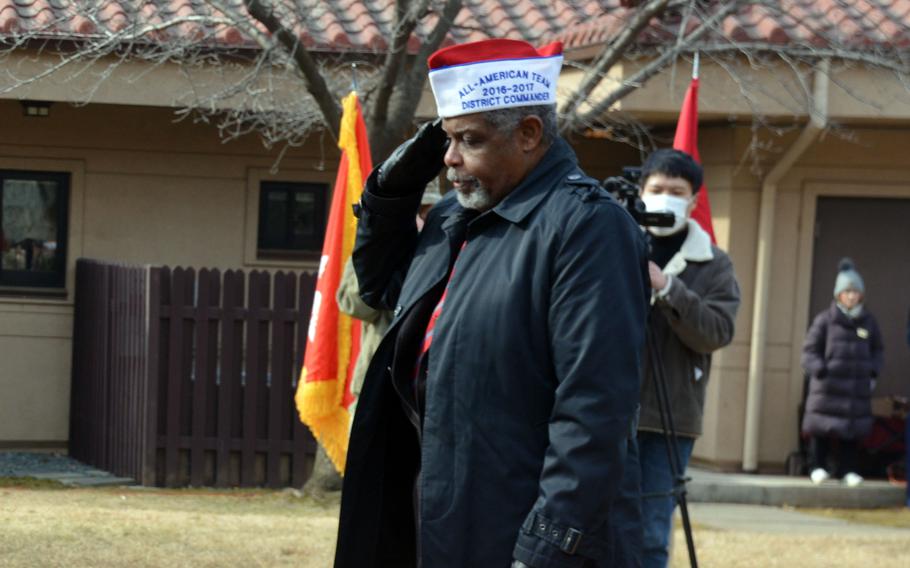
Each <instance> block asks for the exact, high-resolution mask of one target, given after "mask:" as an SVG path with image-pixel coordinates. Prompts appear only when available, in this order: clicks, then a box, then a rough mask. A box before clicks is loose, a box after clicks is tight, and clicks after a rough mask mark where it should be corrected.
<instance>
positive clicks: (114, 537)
mask: <svg viewBox="0 0 910 568" xmlns="http://www.w3.org/2000/svg"><path fill="white" fill-rule="evenodd" d="M7 485H8V484H7ZM811 513H813V514H818V513H822V514H829V515H835V516H839V517H842V518H843V517H844V515H847V516H848V520H853V521H858V522H863V523H867V524H881V525H887V526H898V527H906V526H908V524H907V523H908V519H910V512H908V511H905V510H892V511H822V512H819V511H811ZM337 515H338V500H337V497H336V498H334V499H332V500H328V501H317V500H315V499H314V498H312V497H309V496H304V497H300V496H297V495H295V494H293V493H289V492H273V491H208V490H185V491H184V490H176V491H168V490H154V489H62V490H61V489H56V490H55V489H53V488H50V487H48V486H47V485H42V484H35V485H32V486H30V487H28V488H23V487H20V486H16V487H10V486H4V484H2V483H0V567H4V568H5V567H32V566H40V567H57V566H60V567H62V566H66V567H70V566H78V567H87V568H90V567H121V566H122V567H126V566H129V567H131V568H139V567H145V566H156V567H157V566H167V567H183V566H187V567H189V566H192V567H207V566H212V567H214V566H218V567H234V566H237V567H240V566H243V567H247V566H266V567H272V566H277V567H280V566H294V567H300V568H328V567H330V566H331V564H332V555H333V552H334V546H335V532H336V530H337V526H338V520H337ZM695 538H696V546H697V549H698V554H699V564H700V566H702V567H704V568H713V567H722V568H751V567H755V568H769V567H777V566H780V567H795V568H816V567H817V568H831V567H832V566H836V567H837V568H852V567H856V568H866V567H875V566H910V538H902V537H897V538H896V537H893V536H892V537H888V536H881V537H878V536H869V535H868V533H866V534H865V535H860V534H858V535H856V536H855V537H853V536H850V537H846V538H845V537H843V536H837V537H834V536H825V535H797V534H786V533H785V534H760V533H750V532H741V531H726V530H718V529H712V528H708V527H703V526H697V527H696V531H695ZM688 565H689V564H688V557H687V555H686V548H685V540H684V537H683V534H682V530H681V529H679V528H678V529H677V530H676V546H675V547H674V551H673V563H672V566H673V567H675V568H684V567H686V566H688Z"/></svg>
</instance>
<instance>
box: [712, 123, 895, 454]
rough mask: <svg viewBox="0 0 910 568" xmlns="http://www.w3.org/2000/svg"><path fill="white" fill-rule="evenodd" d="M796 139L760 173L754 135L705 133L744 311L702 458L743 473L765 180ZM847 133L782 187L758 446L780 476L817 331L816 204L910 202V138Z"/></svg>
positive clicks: (722, 240) (776, 144) (814, 151)
mask: <svg viewBox="0 0 910 568" xmlns="http://www.w3.org/2000/svg"><path fill="white" fill-rule="evenodd" d="M796 134H797V132H792V133H790V134H788V135H787V136H784V137H780V138H778V137H766V138H765V142H768V143H769V145H770V147H772V148H773V150H772V151H769V152H768V153H767V155H765V156H764V158H763V160H762V161H761V163H760V171H751V167H752V162H751V161H750V160H745V161H744V160H743V158H744V156H747V150H748V147H749V145H750V143H751V142H752V132H751V129H749V128H746V127H740V128H733V127H716V128H711V129H707V130H703V137H702V144H701V152H702V157H703V160H704V162H705V165H706V178H707V184H708V188H709V191H710V195H711V204H712V208H713V209H714V213H715V223H718V228H720V227H722V226H723V225H727V227H726V228H724V229H721V230H718V241H719V244H720V246H721V247H722V248H725V249H726V250H728V251H729V253H730V255H731V257H732V259H733V262H734V264H735V267H736V272H737V276H738V279H739V282H740V286H741V289H742V298H743V302H742V306H741V308H740V313H739V316H738V317H737V321H736V337H735V339H734V341H733V344H732V345H731V346H729V347H727V348H726V349H723V350H721V351H720V352H718V353H717V354H716V356H715V359H714V361H715V367H714V372H713V375H712V378H711V383H710V384H709V388H708V401H707V409H706V414H705V434H704V436H703V437H702V438H701V439H700V440H699V441H698V443H697V444H696V446H695V453H694V458H695V459H696V460H698V461H703V462H709V463H711V464H713V465H715V466H717V467H722V468H725V469H737V468H739V467H740V465H741V462H742V450H743V434H744V425H745V409H746V386H747V382H748V364H749V349H750V333H751V326H752V315H753V314H752V302H753V289H754V279H755V270H754V266H755V259H756V238H757V234H758V215H759V196H760V188H761V179H762V177H761V176H762V175H763V174H764V173H766V172H767V171H768V170H769V169H770V167H771V166H772V165H773V163H774V160H775V159H776V158H777V157H778V156H779V155H780V153H781V152H783V150H784V149H786V148H787V147H788V146H789V144H791V143H792V142H793V140H794V139H795V137H796ZM841 134H847V135H848V136H842V135H840V134H837V133H834V134H831V133H829V134H828V135H826V136H823V137H822V139H821V140H819V141H818V142H817V143H816V144H815V145H813V146H812V147H811V148H810V149H809V150H808V151H807V152H806V153H805V154H804V155H803V156H802V158H801V159H800V160H799V161H798V162H797V163H796V164H795V165H794V167H793V168H792V169H791V170H790V172H789V173H788V174H787V175H786V176H785V177H784V179H783V180H782V182H781V184H780V186H779V193H778V198H777V202H776V206H775V217H776V223H775V231H774V243H773V251H772V265H771V302H770V305H769V313H768V344H767V349H766V353H767V359H766V361H765V376H764V386H763V391H762V401H763V404H762V412H761V431H760V444H759V464H760V468H761V469H763V470H775V469H779V468H781V467H782V466H783V463H784V461H785V459H786V457H787V454H788V453H789V452H791V451H793V450H795V449H796V446H797V430H798V428H797V412H796V409H797V405H798V404H799V401H800V398H801V395H802V380H803V379H802V370H801V368H800V365H799V356H800V349H801V346H802V340H803V334H804V332H805V329H806V327H807V326H808V323H809V322H808V303H809V293H810V289H809V287H810V283H811V270H812V244H813V241H812V231H813V228H814V219H815V203H816V199H817V198H818V197H819V196H820V195H839V196H862V197H903V198H908V199H910V184H908V183H907V182H906V180H907V179H908V177H910V165H908V164H907V162H906V158H905V155H904V151H903V146H904V143H905V141H906V136H907V133H906V131H905V130H902V129H894V128H888V129H860V128H857V129H851V130H849V131H844V132H842V133H841ZM724 233H726V235H725V234H724Z"/></svg>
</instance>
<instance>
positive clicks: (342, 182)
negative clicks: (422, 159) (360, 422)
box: [294, 92, 373, 474]
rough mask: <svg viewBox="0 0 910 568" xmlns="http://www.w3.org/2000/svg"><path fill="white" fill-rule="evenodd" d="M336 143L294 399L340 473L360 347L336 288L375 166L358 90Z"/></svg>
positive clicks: (356, 327)
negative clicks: (335, 161) (328, 205)
mask: <svg viewBox="0 0 910 568" xmlns="http://www.w3.org/2000/svg"><path fill="white" fill-rule="evenodd" d="M342 105H343V109H344V112H343V113H342V115H341V128H340V129H339V137H338V147H339V148H341V163H340V164H339V166H338V175H337V177H336V178H335V189H334V193H333V196H332V207H331V209H330V211H329V221H328V225H327V227H326V231H325V240H324V241H323V244H322V258H321V259H320V261H319V274H318V276H317V280H316V292H315V293H314V294H313V310H312V312H311V313H310V325H309V329H308V330H307V338H306V355H305V356H304V360H303V369H302V370H301V372H300V381H299V382H298V384H297V394H296V396H295V397H294V401H295V402H296V404H297V412H298V413H299V414H300V420H302V421H303V422H304V423H305V424H306V425H307V426H309V427H310V430H311V431H312V432H313V435H314V436H315V437H316V439H317V440H319V443H320V444H322V447H323V448H325V451H326V454H328V456H329V459H331V460H332V463H333V464H334V465H335V468H336V469H337V470H338V472H339V473H342V474H343V473H344V464H345V456H346V455H347V452H348V434H349V428H350V423H351V415H350V411H349V408H350V406H351V403H352V402H353V401H354V396H353V394H352V393H351V378H352V375H353V372H354V363H355V361H356V360H357V354H358V353H359V351H360V321H359V320H356V319H354V318H352V317H350V316H348V315H346V314H343V313H341V311H339V309H338V304H337V303H336V302H335V293H336V292H337V291H338V284H339V282H340V281H341V274H342V271H343V269H344V265H345V263H346V262H347V260H348V259H349V258H350V257H351V251H352V250H353V249H354V236H355V232H356V230H357V220H356V219H355V218H354V213H353V211H352V208H351V206H352V205H353V204H354V203H357V202H359V201H360V194H361V192H362V191H363V184H364V182H365V181H366V176H367V175H369V173H370V170H372V169H373V163H372V159H371V158H370V145H369V141H368V139H367V130H366V125H365V124H364V122H363V113H362V111H361V108H360V102H359V101H358V100H357V94H356V93H354V92H352V93H351V94H349V95H348V96H346V97H345V98H344V99H343V100H342Z"/></svg>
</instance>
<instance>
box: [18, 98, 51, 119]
mask: <svg viewBox="0 0 910 568" xmlns="http://www.w3.org/2000/svg"><path fill="white" fill-rule="evenodd" d="M20 102H21V103H22V114H24V115H25V116H50V113H51V103H50V102H48V101H20Z"/></svg>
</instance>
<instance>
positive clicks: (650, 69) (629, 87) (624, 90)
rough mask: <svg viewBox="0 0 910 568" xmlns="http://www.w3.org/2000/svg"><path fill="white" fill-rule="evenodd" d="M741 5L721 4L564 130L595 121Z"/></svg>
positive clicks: (737, 1)
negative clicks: (682, 41)
mask: <svg viewBox="0 0 910 568" xmlns="http://www.w3.org/2000/svg"><path fill="white" fill-rule="evenodd" d="M742 4H743V1H742V0H732V1H730V2H727V3H725V4H723V5H722V6H721V7H719V8H718V10H717V11H716V12H715V13H713V14H712V15H711V16H710V17H709V18H706V19H705V20H704V21H703V22H702V23H701V25H699V26H698V27H697V28H695V30H693V31H692V33H690V34H688V35H687V36H686V41H685V42H684V43H682V44H677V45H676V46H675V47H673V48H672V49H669V50H667V51H666V52H664V53H663V54H662V55H660V56H659V57H658V58H657V59H655V60H653V61H652V62H651V63H649V64H647V65H645V66H644V67H642V68H641V69H639V70H638V72H636V73H635V74H633V75H632V76H631V77H629V78H628V79H626V80H624V81H623V83H622V85H620V86H619V87H618V88H617V89H616V90H614V91H613V92H612V93H610V94H609V95H607V96H606V97H605V98H604V99H603V100H601V101H599V102H598V103H597V104H596V105H594V106H593V107H592V108H591V109H590V110H589V111H588V112H586V113H584V114H583V115H581V116H577V115H574V116H572V117H568V118H567V119H566V120H567V123H568V124H567V125H566V127H565V128H571V127H572V125H573V124H575V123H577V122H582V123H584V122H588V121H593V120H595V119H596V118H597V117H598V116H599V115H601V114H602V113H603V112H604V111H606V110H607V109H609V108H610V107H611V106H613V105H614V104H615V103H616V102H618V101H619V100H621V99H622V98H623V97H625V96H626V95H628V94H629V93H631V92H632V91H634V90H636V89H638V88H639V87H641V86H642V85H643V84H644V83H645V82H647V81H648V79H650V78H651V77H653V76H655V75H657V74H658V73H660V71H661V70H663V68H664V67H666V66H667V64H668V63H669V62H670V61H672V60H674V59H675V58H676V57H679V55H680V54H681V53H682V52H683V51H684V49H685V48H686V47H687V46H690V45H693V44H695V43H696V42H698V40H699V39H701V38H702V37H703V36H705V34H707V33H708V32H709V31H711V30H713V29H714V28H715V27H716V26H717V24H718V23H720V22H722V21H723V20H724V18H726V17H727V16H729V15H730V14H732V13H734V12H736V11H737V10H739V8H740V7H741V5H742Z"/></svg>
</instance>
